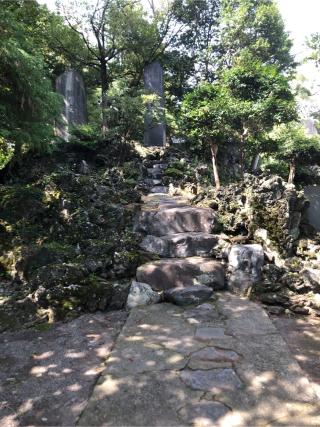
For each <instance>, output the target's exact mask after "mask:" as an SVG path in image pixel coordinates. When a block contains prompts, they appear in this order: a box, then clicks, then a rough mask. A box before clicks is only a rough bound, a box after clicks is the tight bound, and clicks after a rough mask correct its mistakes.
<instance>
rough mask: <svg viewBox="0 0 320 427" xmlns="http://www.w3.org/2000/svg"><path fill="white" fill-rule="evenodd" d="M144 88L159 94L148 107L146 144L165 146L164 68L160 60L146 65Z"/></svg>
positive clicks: (145, 133) (148, 91)
mask: <svg viewBox="0 0 320 427" xmlns="http://www.w3.org/2000/svg"><path fill="white" fill-rule="evenodd" d="M144 88H145V90H146V92H147V93H149V94H156V95H158V99H157V100H156V101H155V102H153V103H150V104H149V105H148V107H147V112H146V115H145V122H144V127H145V129H144V144H145V145H146V146H163V145H164V143H165V139H166V128H165V123H164V119H163V107H164V97H163V94H164V91H163V70H162V66H161V64H160V63H159V62H152V63H151V64H149V65H147V66H146V67H145V69H144Z"/></svg>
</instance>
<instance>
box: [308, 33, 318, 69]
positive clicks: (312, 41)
mask: <svg viewBox="0 0 320 427" xmlns="http://www.w3.org/2000/svg"><path fill="white" fill-rule="evenodd" d="M307 44H308V47H309V48H310V49H311V54H310V55H309V58H308V59H311V60H312V61H314V62H315V64H316V65H317V66H319V65H320V33H315V34H312V36H311V37H310V38H309V39H308V41H307Z"/></svg>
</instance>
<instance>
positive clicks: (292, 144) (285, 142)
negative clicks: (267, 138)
mask: <svg viewBox="0 0 320 427" xmlns="http://www.w3.org/2000/svg"><path fill="white" fill-rule="evenodd" d="M271 135H272V137H273V138H274V139H275V140H276V141H277V145H278V152H277V157H278V158H279V159H282V160H286V161H290V160H294V161H296V162H297V163H298V164H299V165H307V164H309V165H310V164H316V163H317V162H319V160H320V138H319V137H318V136H309V135H307V134H306V131H305V129H304V127H303V126H302V125H300V124H299V123H296V122H291V123H287V124H282V125H280V126H277V127H276V128H275V129H274V130H273V132H272V134H271Z"/></svg>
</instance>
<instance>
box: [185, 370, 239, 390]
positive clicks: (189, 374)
mask: <svg viewBox="0 0 320 427" xmlns="http://www.w3.org/2000/svg"><path fill="white" fill-rule="evenodd" d="M180 376H181V379H182V381H183V382H184V383H185V384H187V385H188V386H189V387H191V388H193V389H194V390H202V391H207V392H211V393H221V392H224V391H236V390H237V389H239V388H240V387H241V385H242V383H241V381H240V379H239V377H238V376H237V374H236V373H235V371H234V370H233V369H229V368H227V369H212V370H210V371H202V370H197V371H188V370H184V371H182V372H181V374H180Z"/></svg>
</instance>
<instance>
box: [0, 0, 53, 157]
mask: <svg viewBox="0 0 320 427" xmlns="http://www.w3.org/2000/svg"><path fill="white" fill-rule="evenodd" d="M24 5H25V4H24V2H18V1H13V2H11V1H3V2H2V4H1V9H0V22H1V25H0V137H2V138H3V139H4V140H5V141H6V143H7V144H8V145H9V146H11V147H12V146H14V151H15V157H16V158H18V157H19V155H20V153H21V152H23V151H26V150H29V149H37V150H41V149H45V148H46V147H47V146H48V144H49V143H50V141H51V139H52V137H53V123H54V119H55V117H56V116H57V115H58V113H59V107H60V97H59V95H57V94H56V93H55V92H54V89H53V86H52V82H51V81H50V78H49V72H48V69H47V67H46V63H45V60H44V57H43V54H42V51H41V49H40V48H38V46H37V42H36V40H35V39H33V37H32V34H31V31H30V28H29V26H28V25H27V24H26V23H25V22H24V21H23V20H21V19H20V13H21V9H20V8H21V7H22V6H24ZM25 19H27V17H26V16H25ZM9 151H10V150H9Z"/></svg>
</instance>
